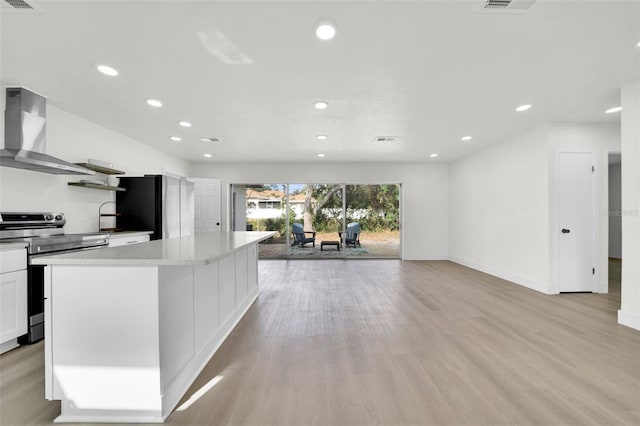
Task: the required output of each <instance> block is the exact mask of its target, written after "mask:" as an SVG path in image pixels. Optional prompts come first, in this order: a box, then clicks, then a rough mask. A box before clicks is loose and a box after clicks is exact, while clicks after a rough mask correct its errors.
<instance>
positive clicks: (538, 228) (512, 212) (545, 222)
mask: <svg viewBox="0 0 640 426" xmlns="http://www.w3.org/2000/svg"><path fill="white" fill-rule="evenodd" d="M547 140H548V127H547V126H543V127H540V128H538V129H535V130H534V131H531V132H529V133H526V134H524V135H520V136H518V137H516V138H513V139H512V140H508V141H506V142H503V143H498V144H495V145H491V146H490V147H488V148H486V149H484V150H482V151H480V152H477V153H475V154H472V155H469V156H467V157H464V158H462V159H460V160H458V161H455V162H453V163H452V164H451V165H450V168H449V188H450V196H449V211H450V221H449V254H450V258H451V260H453V261H454V262H457V263H461V264H463V265H467V266H469V267H472V268H475V269H478V270H481V271H484V272H487V273H490V274H492V275H496V276H499V277H502V278H505V279H508V280H511V281H514V282H516V283H519V284H522V285H525V286H527V287H530V288H534V289H536V290H538V291H543V292H547V290H548V282H549V233H548V229H549V184H548V175H549V173H548V168H549V161H548V158H549V157H548V148H547Z"/></svg>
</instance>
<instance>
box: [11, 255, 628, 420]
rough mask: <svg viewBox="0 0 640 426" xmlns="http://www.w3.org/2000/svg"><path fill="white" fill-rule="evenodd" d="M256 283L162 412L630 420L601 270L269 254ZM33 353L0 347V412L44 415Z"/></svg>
mask: <svg viewBox="0 0 640 426" xmlns="http://www.w3.org/2000/svg"><path fill="white" fill-rule="evenodd" d="M260 286H261V294H260V297H259V298H258V300H257V302H256V303H255V304H254V305H253V307H252V308H251V309H250V310H249V312H248V313H247V315H246V316H245V318H244V319H243V320H242V321H241V322H240V324H239V325H238V327H236V329H235V330H234V331H233V333H232V335H231V336H230V337H229V339H228V340H227V341H226V342H225V344H224V345H223V346H222V347H221V348H220V350H219V351H218V353H217V354H216V355H215V356H214V358H213V359H212V360H211V361H210V362H209V364H208V365H207V366H206V367H205V369H204V370H203V372H202V373H201V374H200V376H199V377H198V379H197V380H196V382H195V383H194V385H193V386H192V387H191V389H190V390H189V391H188V392H187V395H185V397H184V399H183V401H182V403H181V405H179V408H178V410H176V411H174V412H173V413H172V414H171V416H170V417H169V418H168V419H167V421H166V424H168V425H503V424H517V425H529V424H531V425H591V424H594V425H604V424H606V425H618V424H619V425H637V424H640V332H638V331H636V330H632V329H629V328H627V327H624V326H621V325H618V324H617V322H616V311H617V309H618V308H619V306H620V290H619V282H616V281H615V280H612V281H611V282H610V293H609V294H606V295H597V294H563V295H558V296H547V295H543V294H540V293H537V292H534V291H531V290H528V289H526V288H523V287H520V286H517V285H515V284H511V283H508V282H506V281H503V280H500V279H498V278H495V277H492V276H489V275H486V274H483V273H480V272H477V271H474V270H471V269H468V268H465V267H463V266H460V265H456V264H454V263H451V262H446V261H428V262H427V261H419V262H418V261H416V262H411V261H399V260H398V261H396V260H359V261H344V260H322V261H318V260H315V261H314V260H292V261H281V260H274V261H261V262H260ZM42 362H43V354H42V345H41V344H39V345H33V346H30V347H25V348H20V349H18V350H15V351H12V352H9V353H7V354H5V355H3V356H1V357H0V363H1V364H0V380H1V383H0V399H1V403H0V424H2V426H5V425H18V424H20V425H23V424H24V425H26V424H29V425H31V424H34V425H36V424H38V425H39V424H51V421H52V420H53V418H55V416H56V415H57V413H58V410H59V406H58V404H57V403H51V402H48V401H45V400H44V399H43V394H44V392H43V387H44V382H43V378H42V375H43V367H42ZM212 380H213V381H212ZM214 382H217V383H216V384H215V385H213V387H211V388H210V389H209V390H208V391H206V392H204V391H201V388H203V387H204V386H207V384H209V386H211V384H212V383H214Z"/></svg>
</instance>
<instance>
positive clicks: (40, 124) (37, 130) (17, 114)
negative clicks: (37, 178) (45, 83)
mask: <svg viewBox="0 0 640 426" xmlns="http://www.w3.org/2000/svg"><path fill="white" fill-rule="evenodd" d="M46 108H47V100H46V99H45V98H44V97H43V96H40V95H38V94H36V93H33V92H31V91H29V90H27V89H24V88H21V87H18V88H8V89H7V108H6V109H5V112H4V149H3V150H1V151H0V166H4V167H14V168H16V169H26V170H33V171H37V172H44V173H52V174H56V175H93V174H95V172H94V171H92V170H89V169H86V168H84V167H81V166H78V165H75V164H73V163H68V162H66V161H63V160H60V159H58V158H55V157H52V156H50V155H47V154H46V152H45V146H46Z"/></svg>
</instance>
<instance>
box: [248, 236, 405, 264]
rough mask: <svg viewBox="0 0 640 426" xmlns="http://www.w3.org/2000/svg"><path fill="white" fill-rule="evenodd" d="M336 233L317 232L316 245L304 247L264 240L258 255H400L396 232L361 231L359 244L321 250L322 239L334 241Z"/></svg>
mask: <svg viewBox="0 0 640 426" xmlns="http://www.w3.org/2000/svg"><path fill="white" fill-rule="evenodd" d="M336 240H338V236H337V234H336V233H317V234H316V245H315V247H312V246H311V244H307V245H305V246H304V247H298V246H287V244H286V242H278V241H272V242H266V243H264V244H259V245H258V248H259V253H258V255H259V257H260V258H261V259H278V258H285V257H287V255H289V258H306V259H308V258H312V257H317V258H336V257H343V256H344V255H345V254H346V256H347V257H354V258H357V257H360V258H376V257H377V258H398V257H400V238H399V233H398V232H376V233H373V232H363V233H362V235H361V237H360V246H358V247H352V246H349V247H345V246H344V245H343V244H341V245H340V251H338V250H337V249H336V247H335V246H325V247H324V249H323V250H321V242H322V241H336Z"/></svg>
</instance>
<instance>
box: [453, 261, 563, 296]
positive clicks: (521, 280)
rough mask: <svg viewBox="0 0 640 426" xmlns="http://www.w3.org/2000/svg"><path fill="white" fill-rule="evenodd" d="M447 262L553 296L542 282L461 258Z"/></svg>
mask: <svg viewBox="0 0 640 426" xmlns="http://www.w3.org/2000/svg"><path fill="white" fill-rule="evenodd" d="M449 260H450V261H451V262H454V263H457V264H460V265H462V266H466V267H468V268H471V269H475V270H477V271H480V272H484V273H486V274H489V275H493V276H494V277H498V278H502V279H503V280H507V281H510V282H512V283H514V284H518V285H521V286H523V287H526V288H528V289H531V290H535V291H538V292H540V293H544V294H553V293H551V292H550V291H549V284H548V283H544V282H540V281H536V280H532V279H529V278H525V277H521V276H518V275H514V274H511V273H509V272H504V271H501V270H499V269H496V268H492V267H490V266H485V265H480V264H478V263H474V262H469V261H467V260H465V259H461V258H459V257H455V256H449Z"/></svg>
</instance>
